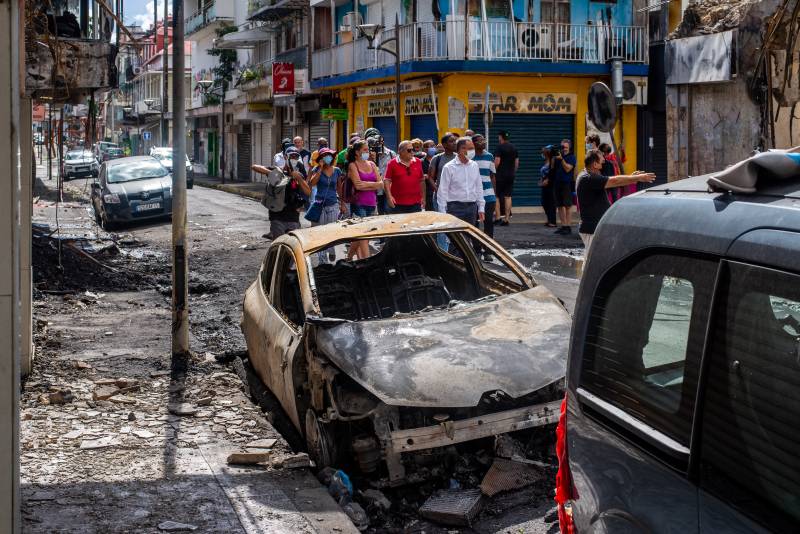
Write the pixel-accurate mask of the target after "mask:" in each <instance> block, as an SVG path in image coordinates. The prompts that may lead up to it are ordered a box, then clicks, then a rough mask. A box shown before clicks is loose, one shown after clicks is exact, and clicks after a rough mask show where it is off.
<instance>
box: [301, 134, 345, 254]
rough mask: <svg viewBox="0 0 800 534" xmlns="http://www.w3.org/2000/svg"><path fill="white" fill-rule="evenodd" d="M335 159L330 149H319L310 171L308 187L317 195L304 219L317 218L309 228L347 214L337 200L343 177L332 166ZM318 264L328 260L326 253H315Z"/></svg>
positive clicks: (339, 171) (336, 168)
mask: <svg viewBox="0 0 800 534" xmlns="http://www.w3.org/2000/svg"><path fill="white" fill-rule="evenodd" d="M335 159H336V152H335V151H334V150H331V149H330V148H327V147H325V148H321V149H320V150H319V151H318V154H317V159H316V162H315V163H316V166H315V167H314V169H313V170H312V171H311V177H310V178H309V181H308V183H309V185H310V186H311V187H316V190H317V195H316V198H315V199H314V205H312V208H311V209H310V210H309V211H308V212H307V213H306V218H307V219H309V220H311V219H310V218H309V214H311V213H316V214H317V215H319V218H317V219H316V220H311V226H320V225H323V224H330V223H332V222H336V221H337V220H339V214H345V213H347V207H346V206H345V205H344V203H343V202H342V201H341V200H340V198H339V189H340V188H341V183H340V182H341V181H342V177H343V173H342V171H341V170H340V169H339V168H338V167H337V166H336V165H335V164H334V163H335ZM317 257H318V258H319V263H325V262H327V260H328V251H327V250H321V251H320V252H318V253H317Z"/></svg>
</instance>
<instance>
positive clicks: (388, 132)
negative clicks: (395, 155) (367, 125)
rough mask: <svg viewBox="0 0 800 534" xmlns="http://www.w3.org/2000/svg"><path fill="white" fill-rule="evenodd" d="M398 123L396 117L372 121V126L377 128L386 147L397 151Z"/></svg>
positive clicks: (379, 118)
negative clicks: (396, 125)
mask: <svg viewBox="0 0 800 534" xmlns="http://www.w3.org/2000/svg"><path fill="white" fill-rule="evenodd" d="M395 123H396V121H395V120H394V117H375V118H373V119H372V126H373V127H374V128H377V129H378V130H379V131H380V132H381V135H382V136H383V144H384V146H386V147H388V148H391V149H392V150H394V151H395V152H396V151H397V143H398V142H399V141H398V140H397V128H395Z"/></svg>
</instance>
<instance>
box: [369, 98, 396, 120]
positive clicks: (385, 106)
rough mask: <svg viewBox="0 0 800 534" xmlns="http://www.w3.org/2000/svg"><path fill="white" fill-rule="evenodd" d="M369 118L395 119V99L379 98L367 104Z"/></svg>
mask: <svg viewBox="0 0 800 534" xmlns="http://www.w3.org/2000/svg"><path fill="white" fill-rule="evenodd" d="M367 117H394V98H377V99H375V100H370V101H369V102H367Z"/></svg>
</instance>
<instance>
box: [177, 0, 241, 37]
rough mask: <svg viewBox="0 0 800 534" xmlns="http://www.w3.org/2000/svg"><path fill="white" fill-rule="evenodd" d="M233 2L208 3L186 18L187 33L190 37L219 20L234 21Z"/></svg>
mask: <svg viewBox="0 0 800 534" xmlns="http://www.w3.org/2000/svg"><path fill="white" fill-rule="evenodd" d="M233 15H234V13H233V2H228V1H226V2H221V3H220V5H219V6H218V5H217V3H216V2H212V3H210V4H209V3H206V4H205V5H204V6H203V7H201V8H200V9H198V10H197V11H195V12H194V13H192V14H191V15H189V16H187V17H186V21H185V22H184V24H185V32H186V35H190V34H192V33H194V32H196V31H198V30H200V29H202V28H204V27H206V26H208V25H209V24H211V23H212V22H216V21H217V20H230V21H232V20H233Z"/></svg>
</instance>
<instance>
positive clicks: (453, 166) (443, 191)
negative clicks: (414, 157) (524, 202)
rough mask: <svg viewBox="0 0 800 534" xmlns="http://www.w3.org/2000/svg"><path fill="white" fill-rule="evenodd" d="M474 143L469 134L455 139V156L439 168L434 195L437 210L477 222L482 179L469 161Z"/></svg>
mask: <svg viewBox="0 0 800 534" xmlns="http://www.w3.org/2000/svg"><path fill="white" fill-rule="evenodd" d="M474 156H475V145H473V144H472V139H470V138H469V137H461V138H459V139H458V141H456V157H455V158H453V160H452V161H450V162H448V163H447V164H446V165H445V166H444V168H443V169H442V176H441V178H440V179H439V188H438V189H437V192H436V199H437V203H438V208H439V211H440V212H443V213H449V214H450V215H453V216H455V217H458V218H459V219H461V220H462V221H465V222H468V223H470V224H472V225H477V222H478V221H483V219H484V206H485V205H486V202H485V201H484V199H483V181H482V180H481V171H480V169H479V168H478V164H477V163H475V162H474V161H472V158H473V157H474Z"/></svg>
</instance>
